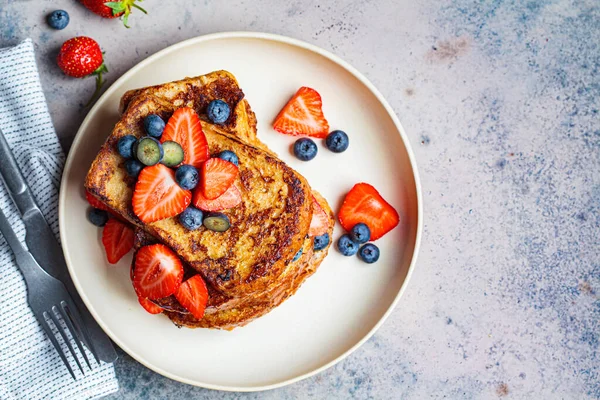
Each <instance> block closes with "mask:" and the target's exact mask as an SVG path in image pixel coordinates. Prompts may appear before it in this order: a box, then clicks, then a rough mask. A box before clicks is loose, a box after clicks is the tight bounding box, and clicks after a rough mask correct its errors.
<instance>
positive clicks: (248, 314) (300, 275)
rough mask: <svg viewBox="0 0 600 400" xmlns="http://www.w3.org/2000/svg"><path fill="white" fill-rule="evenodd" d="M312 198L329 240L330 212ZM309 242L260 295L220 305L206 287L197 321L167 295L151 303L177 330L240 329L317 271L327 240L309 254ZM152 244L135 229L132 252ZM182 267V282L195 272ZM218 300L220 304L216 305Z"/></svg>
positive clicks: (319, 199)
mask: <svg viewBox="0 0 600 400" xmlns="http://www.w3.org/2000/svg"><path fill="white" fill-rule="evenodd" d="M313 195H314V196H315V199H316V200H317V201H318V202H319V204H320V206H321V207H322V208H323V210H325V212H326V214H327V216H328V218H329V226H328V231H327V233H328V234H329V236H330V237H332V235H333V227H334V225H335V220H334V215H333V211H332V210H331V208H330V207H329V205H328V204H327V201H326V200H325V199H324V198H323V197H322V196H321V195H320V194H319V193H317V192H315V191H313ZM313 241H314V238H312V237H308V238H306V240H305V242H304V245H303V247H302V255H301V256H300V258H299V259H298V260H296V261H293V260H290V261H289V263H288V265H287V267H286V269H285V270H284V271H283V273H282V274H281V275H280V276H279V278H278V279H277V281H276V282H274V283H272V285H271V286H270V287H269V289H267V290H265V291H264V292H262V293H255V294H252V295H248V296H245V297H242V298H235V299H228V300H226V301H224V302H223V301H222V299H221V300H216V299H215V298H214V297H212V296H211V295H213V294H214V292H215V291H214V289H213V288H212V287H211V286H210V285H209V286H207V287H208V290H209V302H208V305H207V308H206V312H205V314H204V317H203V318H202V319H201V320H198V319H196V318H194V316H192V315H191V314H190V313H189V312H188V311H187V310H186V309H185V308H183V307H182V306H181V305H180V304H179V302H178V301H177V299H175V296H169V297H168V298H165V299H160V300H158V301H155V302H156V303H157V304H158V305H160V306H162V307H163V308H164V309H165V311H164V314H166V315H167V316H168V317H169V318H170V319H171V320H172V321H173V323H175V324H176V325H178V326H180V327H181V326H185V327H188V328H218V329H225V330H232V329H234V328H236V327H241V326H244V325H246V324H248V323H250V322H252V321H253V320H255V319H256V318H259V317H261V316H263V315H265V314H267V313H268V312H270V311H271V310H273V309H274V308H275V307H277V306H279V305H280V304H281V303H283V302H284V301H285V300H286V299H288V298H289V297H290V296H292V295H293V294H294V293H296V291H297V290H298V289H299V288H300V286H301V285H302V283H304V281H305V280H306V278H308V277H309V276H311V275H312V274H313V273H314V272H315V271H316V270H317V268H318V267H319V265H320V264H321V262H322V261H323V260H324V259H325V256H327V253H328V251H329V247H330V246H331V241H330V242H329V245H328V246H327V247H326V248H325V249H323V250H320V251H313ZM154 243H157V240H156V239H155V238H153V237H152V236H150V235H149V234H148V233H146V232H144V231H143V230H141V229H136V233H135V243H134V249H135V251H137V250H139V248H141V247H142V246H146V245H150V244H154ZM132 268H133V263H132ZM184 268H185V270H186V273H185V279H188V278H190V277H191V276H193V275H195V274H196V273H197V272H196V271H194V270H193V269H191V268H190V267H188V266H184ZM219 301H221V302H220V304H219Z"/></svg>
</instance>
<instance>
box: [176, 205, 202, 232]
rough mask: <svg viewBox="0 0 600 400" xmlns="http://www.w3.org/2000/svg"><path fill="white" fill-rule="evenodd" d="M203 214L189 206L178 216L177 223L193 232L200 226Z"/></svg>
mask: <svg viewBox="0 0 600 400" xmlns="http://www.w3.org/2000/svg"><path fill="white" fill-rule="evenodd" d="M203 217H204V214H203V213H202V211H200V210H198V209H197V208H196V207H192V206H189V207H188V208H186V209H185V210H184V211H183V212H182V213H181V214H179V222H181V225H183V226H184V227H185V229H187V230H190V231H195V230H196V229H198V228H200V227H201V226H202V219H203Z"/></svg>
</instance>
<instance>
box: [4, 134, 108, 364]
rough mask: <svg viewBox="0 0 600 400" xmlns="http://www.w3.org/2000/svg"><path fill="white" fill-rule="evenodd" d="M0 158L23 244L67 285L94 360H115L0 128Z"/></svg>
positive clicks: (48, 271)
mask: <svg viewBox="0 0 600 400" xmlns="http://www.w3.org/2000/svg"><path fill="white" fill-rule="evenodd" d="M0 159H1V160H3V162H2V163H0V175H1V176H2V179H3V181H4V183H5V186H6V188H7V189H8V192H9V194H10V196H11V198H12V199H13V202H14V203H15V205H16V206H17V208H18V209H19V212H20V213H21V216H22V219H23V223H24V225H25V231H26V233H25V243H26V244H27V247H28V248H29V252H30V253H31V254H32V255H33V257H34V258H35V260H36V261H37V262H38V264H40V266H41V267H42V268H43V269H44V270H45V271H46V272H47V273H49V274H50V275H52V276H53V277H55V278H56V279H58V280H60V281H62V283H63V284H64V285H65V287H66V288H67V291H68V292H69V294H70V295H71V297H72V298H73V301H74V302H75V304H76V305H77V308H78V309H79V313H80V314H81V317H82V319H83V322H84V325H85V328H86V329H87V333H88V335H89V336H90V338H91V341H92V343H90V344H88V346H90V345H91V346H93V348H94V350H95V352H96V354H97V356H98V360H101V361H104V362H106V363H112V362H114V361H116V359H117V352H116V351H115V348H114V346H113V344H112V342H111V340H110V338H109V337H108V336H107V335H106V333H104V331H103V330H102V328H100V326H99V325H98V323H97V322H96V320H95V319H94V317H92V314H90V312H89V310H88V309H87V307H86V306H85V304H84V303H83V300H82V299H81V297H80V296H79V293H78V292H77V289H76V288H75V285H74V283H73V280H72V279H71V276H70V275H69V271H68V268H67V263H66V261H65V257H64V254H63V251H62V248H61V246H60V244H59V243H58V241H57V240H56V237H55V236H54V233H53V232H52V230H51V229H50V226H48V222H47V221H46V219H45V218H44V216H43V215H42V212H41V211H40V209H39V208H38V206H37V204H36V203H35V199H34V197H33V194H32V193H31V191H30V189H29V186H27V182H26V181H25V178H23V175H22V174H21V170H20V169H19V166H18V165H17V162H16V161H15V159H14V157H13V154H12V152H11V150H10V147H9V146H8V143H7V142H6V138H5V137H4V134H3V133H2V130H0ZM90 350H91V349H90Z"/></svg>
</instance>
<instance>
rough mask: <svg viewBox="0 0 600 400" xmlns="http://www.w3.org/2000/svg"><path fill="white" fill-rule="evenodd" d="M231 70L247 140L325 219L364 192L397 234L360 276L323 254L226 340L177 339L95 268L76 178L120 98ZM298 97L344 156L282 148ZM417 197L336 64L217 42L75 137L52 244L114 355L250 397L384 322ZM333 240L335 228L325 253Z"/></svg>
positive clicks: (350, 78)
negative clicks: (307, 94) (313, 104)
mask: <svg viewBox="0 0 600 400" xmlns="http://www.w3.org/2000/svg"><path fill="white" fill-rule="evenodd" d="M219 69H226V70H228V71H231V72H232V73H233V74H234V75H235V76H236V77H237V79H238V81H239V82H240V86H241V87H242V89H243V90H244V92H245V94H246V98H247V99H248V101H249V102H250V104H251V106H252V109H253V110H254V111H255V112H256V115H257V118H258V132H259V133H258V136H259V138H260V139H262V140H263V141H264V142H265V143H267V144H268V145H269V146H270V148H271V149H272V150H274V151H275V152H277V153H278V154H279V155H280V156H281V158H282V159H283V160H285V161H286V162H288V163H289V164H290V165H291V166H292V167H293V168H295V169H297V170H298V171H299V172H300V173H302V174H303V175H304V176H305V177H306V178H307V179H308V181H309V183H310V184H311V186H312V187H313V188H315V189H317V190H318V191H319V192H321V193H322V194H323V195H324V196H325V197H326V198H327V200H328V201H329V203H330V204H331V206H332V207H333V209H334V210H335V211H337V209H338V208H339V206H340V203H341V201H342V199H343V196H344V194H345V193H346V192H347V191H348V190H349V189H350V188H351V187H352V185H353V184H355V183H357V182H361V181H364V182H368V183H371V184H372V185H374V186H375V187H376V188H377V189H378V190H379V191H380V193H381V194H382V195H383V196H384V198H386V199H387V200H388V201H389V202H390V203H391V204H393V205H394V206H395V207H396V209H397V210H398V211H399V213H400V215H401V218H402V221H401V224H400V225H399V227H398V228H396V229H394V230H393V231H392V232H391V233H389V234H387V235H386V236H385V237H384V238H382V239H380V240H379V241H377V245H378V246H379V247H380V248H381V258H380V260H379V262H378V263H377V264H374V265H367V264H365V263H363V262H361V261H360V260H358V258H357V257H343V256H342V255H340V254H339V253H338V251H337V250H336V249H335V247H332V248H331V251H330V254H329V256H328V257H327V258H326V259H325V261H324V262H323V263H322V265H321V267H320V268H319V270H318V271H317V273H316V274H315V275H313V276H312V277H311V278H309V279H308V280H307V281H306V282H305V283H304V285H303V286H302V287H301V288H300V289H299V290H298V292H297V293H296V295H294V296H292V297H291V298H290V299H289V300H287V301H286V302H285V303H283V304H282V305H281V306H280V307H278V308H276V309H275V310H273V311H272V312H270V313H269V314H267V315H266V316H264V317H262V318H259V319H258V320H256V321H254V322H252V323H250V324H249V325H248V326H246V327H243V328H238V329H235V330H234V331H232V332H226V331H218V330H207V329H196V330H192V329H177V328H176V327H175V326H174V325H173V324H172V323H171V322H170V321H169V320H168V318H166V317H163V316H155V315H150V314H148V313H146V312H145V311H144V310H143V309H142V308H141V307H140V306H139V304H138V302H137V300H136V296H135V294H134V291H133V288H132V286H131V283H130V280H129V264H130V261H131V256H128V257H125V259H123V260H121V262H120V263H119V264H118V265H116V266H113V265H110V264H108V263H107V262H106V261H105V260H106V257H105V255H104V250H103V248H102V243H101V240H100V237H101V230H100V229H98V228H96V227H94V226H92V225H91V224H90V223H88V222H87V221H86V217H85V215H86V210H87V209H88V205H87V203H86V201H85V199H84V196H83V193H84V192H83V182H84V177H85V174H86V172H87V170H88V168H89V165H90V163H91V162H92V160H93V158H94V156H95V155H96V152H97V151H98V149H99V148H100V145H101V144H102V143H103V142H104V139H105V138H106V137H107V136H108V135H109V133H110V132H111V130H112V127H113V125H114V124H115V123H116V121H117V120H118V118H119V114H118V112H117V107H118V104H119V99H120V97H121V95H122V94H123V93H124V92H125V91H126V90H128V89H133V88H138V87H142V86H148V85H153V84H159V83H163V82H168V81H173V80H177V79H181V78H184V77H186V76H196V75H202V74H205V73H208V72H211V71H214V70H219ZM300 86H310V87H313V88H315V89H316V90H317V91H318V92H319V93H320V94H321V96H322V98H323V103H324V106H323V107H324V112H325V116H326V117H327V119H328V120H329V123H330V125H331V128H332V129H342V130H345V131H346V132H347V133H348V135H349V137H350V147H349V149H348V150H347V151H346V152H344V153H342V154H334V153H332V152H330V151H328V150H327V149H326V147H325V146H324V144H323V145H321V144H319V153H318V155H317V157H316V158H315V159H314V160H312V161H310V162H301V161H298V160H296V159H295V158H294V156H293V155H292V154H291V153H290V147H291V144H292V143H293V142H294V138H293V137H289V136H285V135H282V134H279V133H277V132H275V131H274V130H273V129H272V128H271V122H272V120H273V118H274V117H275V116H276V115H277V112H278V111H279V110H280V109H281V107H282V106H283V105H284V104H285V103H286V101H287V100H288V99H289V98H290V97H291V96H292V95H293V94H294V93H295V91H296V90H297V89H298V88H299V87H300ZM421 209H422V207H421V200H420V184H419V179H418V175H417V170H416V164H415V162H414V158H413V155H412V152H411V149H410V146H409V143H408V140H407V138H406V135H405V133H404V131H403V129H402V127H401V125H400V122H399V121H398V119H397V117H396V116H395V115H394V112H393V111H392V109H391V108H390V106H389V105H388V103H387V102H386V101H385V100H384V99H383V97H382V96H381V94H380V93H379V92H378V91H377V90H376V89H375V88H374V87H373V85H372V84H371V83H370V82H369V81H367V79H366V78H365V77H364V76H362V75H361V74H360V73H359V72H358V71H356V70H355V69H354V68H352V67H351V66H350V65H348V64H347V63H345V62H344V61H342V60H341V59H339V58H338V57H336V56H334V55H332V54H330V53H328V52H326V51H324V50H322V49H319V48H317V47H315V46H312V45H309V44H307V43H304V42H300V41H297V40H294V39H290V38H285V37H281V36H275V35H268V34H259V33H220V34H214V35H208V36H202V37H198V38H195V39H191V40H187V41H185V42H181V43H179V44H176V45H174V46H171V47H169V48H167V49H165V50H163V51H160V52H158V53H156V54H154V55H153V56H151V57H149V58H148V59H146V60H144V61H142V62H141V63H139V64H138V65H136V66H135V67H133V68H132V69H131V70H130V71H129V72H127V73H126V74H124V75H123V76H122V77H121V78H120V79H118V80H117V81H116V82H115V83H114V84H113V85H112V86H111V87H110V88H109V89H108V90H107V91H106V93H105V94H104V95H103V96H102V98H101V99H100V100H99V101H98V102H97V104H96V105H95V106H94V108H93V109H92V110H91V111H90V113H89V115H88V116H87V118H86V119H85V121H84V122H83V124H82V125H81V128H80V129H79V132H78V134H77V137H76V138H75V141H74V143H73V146H72V147H71V151H70V153H69V158H68V160H67V164H66V167H65V171H64V175H63V179H62V186H61V192H60V232H61V238H62V246H63V249H64V252H65V255H66V259H67V264H68V266H69V270H70V273H71V275H72V277H73V280H74V282H75V285H76V287H77V289H78V290H79V293H80V294H81V297H82V298H83V300H84V301H85V303H86V305H87V306H88V307H89V309H90V311H91V313H92V315H93V316H94V317H95V318H96V320H97V321H98V323H99V324H100V326H102V328H103V329H104V330H105V331H106V333H107V334H108V335H109V336H110V337H111V338H112V340H114V341H115V343H117V344H118V345H119V346H120V347H121V348H122V349H123V350H125V351H126V352H127V353H129V354H130V355H131V356H132V357H133V358H135V359H136V360H138V361H139V362H141V363H142V364H144V365H145V366H147V367H148V368H150V369H152V370H154V371H156V372H158V373H160V374H162V375H165V376H167V377H169V378H172V379H175V380H178V381H181V382H184V383H188V384H192V385H197V386H203V387H206V388H211V389H221V390H236V391H254V390H265V389H271V388H275V387H279V386H283V385H286V384H289V383H292V382H295V381H298V380H301V379H304V378H306V377H308V376H311V375H313V374H315V373H317V372H319V371H323V370H324V369H326V368H328V367H330V366H332V365H333V364H335V363H336V362H338V361H340V360H341V359H343V358H344V357H346V356H347V355H348V354H350V353H351V352H352V351H353V350H355V349H357V348H358V347H359V346H360V345H361V344H362V343H364V342H365V341H366V340H367V339H368V338H369V337H370V336H371V335H372V334H373V333H374V332H375V330H376V329H377V328H378V327H379V326H380V325H381V324H382V323H383V321H384V320H385V318H386V317H387V316H388V315H389V313H390V312H391V311H392V309H393V308H394V306H395V305H396V303H397V302H398V300H399V299H400V296H401V294H402V292H403V289H404V288H405V287H406V283H407V281H408V278H409V276H410V273H411V269H412V267H413V265H414V263H415V258H416V254H417V250H418V247H419V240H420V236H421V221H422V211H421ZM342 231H343V229H342V228H341V226H339V224H338V225H337V226H336V229H335V233H334V240H337V238H338V237H339V236H340V235H341V234H342Z"/></svg>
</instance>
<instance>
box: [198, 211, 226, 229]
mask: <svg viewBox="0 0 600 400" xmlns="http://www.w3.org/2000/svg"><path fill="white" fill-rule="evenodd" d="M202 223H203V224H204V226H205V227H206V229H210V230H211V231H215V232H225V231H226V230H227V229H229V227H230V223H229V218H227V215H225V214H223V213H209V214H208V215H207V216H206V218H204V221H202Z"/></svg>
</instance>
